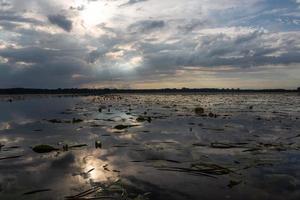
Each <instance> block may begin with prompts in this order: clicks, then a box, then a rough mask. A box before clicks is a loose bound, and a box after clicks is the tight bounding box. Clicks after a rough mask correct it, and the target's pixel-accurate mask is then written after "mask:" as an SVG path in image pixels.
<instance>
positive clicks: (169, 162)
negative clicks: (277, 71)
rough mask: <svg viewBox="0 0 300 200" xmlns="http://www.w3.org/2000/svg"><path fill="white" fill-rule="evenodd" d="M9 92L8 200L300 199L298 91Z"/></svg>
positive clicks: (0, 137) (5, 138)
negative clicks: (45, 149) (12, 95)
mask: <svg viewBox="0 0 300 200" xmlns="http://www.w3.org/2000/svg"><path fill="white" fill-rule="evenodd" d="M0 99H1V101H0V143H1V146H2V147H1V151H0V199H1V200H2V199H3V200H15V199H24V200H26V199H45V200H56V199H135V200H143V199H155V200H156V199H164V200H166V199H174V200H176V199H195V200H199V199H203V200H206V199H249V200H250V199H251V200H252V199H272V200H277V199H295V200H296V199H297V200H298V199H300V170H299V166H300V123H299V122H300V96H299V95H297V94H246V95H230V94H215V95H120V96H116V95H114V96H99V97H62V98H60V97H54V96H52V97H51V96H44V97H33V96H26V97H25V98H24V99H23V98H21V99H16V100H15V99H14V100H13V102H8V101H7V98H6V97H0ZM196 107H203V108H204V111H205V113H204V114H201V113H198V114H197V113H195V111H194V109H195V108H196ZM99 108H101V110H100V111H101V112H99ZM209 113H211V114H210V116H209ZM206 115H208V116H206ZM121 125H122V126H121ZM95 142H98V143H97V146H99V144H100V142H101V144H102V148H96V147H95ZM41 144H46V145H51V146H52V147H53V148H55V149H57V150H54V151H52V152H49V153H36V152H34V151H33V149H32V148H33V147H35V146H37V145H41ZM66 145H68V148H67V147H66ZM86 145H87V146H86ZM63 147H65V148H63Z"/></svg>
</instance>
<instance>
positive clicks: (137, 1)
mask: <svg viewBox="0 0 300 200" xmlns="http://www.w3.org/2000/svg"><path fill="white" fill-rule="evenodd" d="M145 1H148V0H128V2H126V3H124V4H122V5H120V7H124V6H130V5H133V4H137V3H141V2H145Z"/></svg>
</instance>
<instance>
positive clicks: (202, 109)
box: [194, 107, 204, 115]
mask: <svg viewBox="0 0 300 200" xmlns="http://www.w3.org/2000/svg"><path fill="white" fill-rule="evenodd" d="M194 111H195V113H196V114H197V115H201V114H203V113H204V108H202V107H197V108H195V110H194Z"/></svg>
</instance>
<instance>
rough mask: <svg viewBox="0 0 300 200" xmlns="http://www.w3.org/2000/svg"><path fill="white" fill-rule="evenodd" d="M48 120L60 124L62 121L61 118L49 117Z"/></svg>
mask: <svg viewBox="0 0 300 200" xmlns="http://www.w3.org/2000/svg"><path fill="white" fill-rule="evenodd" d="M48 122H51V123H54V124H60V123H63V121H62V120H59V119H49V120H48Z"/></svg>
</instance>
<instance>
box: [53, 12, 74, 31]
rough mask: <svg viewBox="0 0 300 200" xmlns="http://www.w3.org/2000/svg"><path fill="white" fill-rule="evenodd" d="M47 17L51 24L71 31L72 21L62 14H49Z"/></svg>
mask: <svg viewBox="0 0 300 200" xmlns="http://www.w3.org/2000/svg"><path fill="white" fill-rule="evenodd" d="M48 19H49V21H50V22H51V23H52V24H55V25H57V26H59V27H60V28H62V29H64V30H65V31H71V29H72V21H71V20H68V19H67V18H66V17H65V16H63V15H49V16H48Z"/></svg>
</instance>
